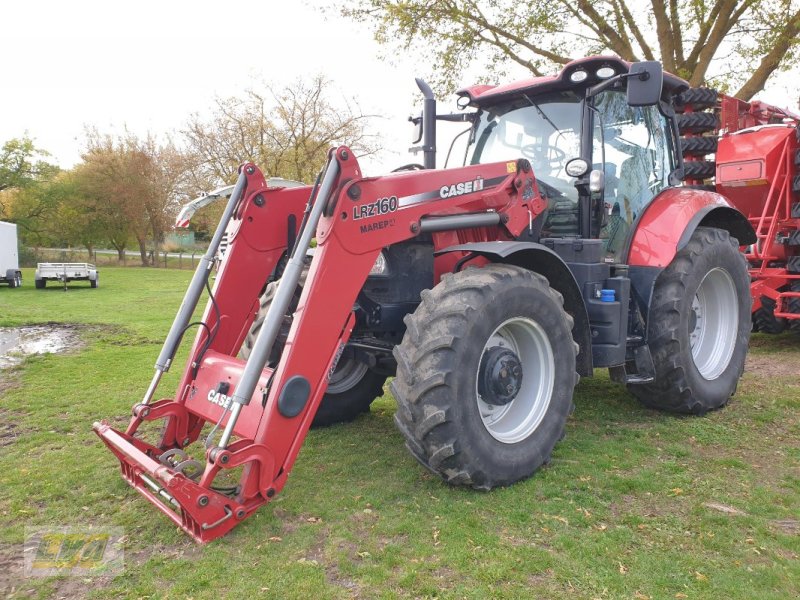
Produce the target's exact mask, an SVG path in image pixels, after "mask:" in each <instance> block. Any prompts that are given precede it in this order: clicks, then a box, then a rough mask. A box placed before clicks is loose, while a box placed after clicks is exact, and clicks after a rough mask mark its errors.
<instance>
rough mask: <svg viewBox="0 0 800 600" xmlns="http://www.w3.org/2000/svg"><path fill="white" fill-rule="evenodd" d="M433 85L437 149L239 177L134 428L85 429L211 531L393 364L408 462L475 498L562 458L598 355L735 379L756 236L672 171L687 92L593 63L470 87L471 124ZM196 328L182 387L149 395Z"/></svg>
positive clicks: (133, 475)
mask: <svg viewBox="0 0 800 600" xmlns="http://www.w3.org/2000/svg"><path fill="white" fill-rule="evenodd" d="M420 87H421V89H422V90H423V92H425V93H426V96H427V98H426V103H425V111H424V113H423V115H422V117H420V118H419V119H418V124H419V125H420V126H421V127H422V135H424V141H423V145H422V149H423V150H424V152H425V159H424V164H421V165H408V166H406V167H404V168H402V169H401V170H399V171H398V172H394V173H391V174H389V175H386V176H382V177H365V176H364V175H363V174H362V172H361V168H360V166H359V164H358V161H357V159H356V157H355V156H354V155H353V154H352V152H351V150H350V149H348V148H347V147H339V148H336V149H334V150H331V151H330V153H329V156H328V162H327V165H326V166H325V168H324V170H323V172H322V173H321V174H320V176H319V177H318V179H317V182H316V183H315V185H314V186H312V187H297V188H286V187H283V188H280V187H272V186H270V185H268V183H267V180H266V179H265V178H264V176H263V174H262V173H261V172H260V171H259V169H258V168H257V167H256V166H255V165H253V164H250V163H246V164H244V165H243V166H242V167H241V169H240V174H239V178H238V181H237V183H236V185H235V187H234V189H233V191H232V193H231V195H230V198H229V200H228V203H227V206H226V209H225V211H224V214H223V217H222V219H221V221H220V223H219V226H218V227H217V230H216V232H215V234H214V236H213V238H212V241H211V243H210V246H209V248H208V251H207V253H206V254H205V256H204V257H203V259H202V260H201V261H200V264H199V265H198V268H197V271H196V272H195V275H194V277H193V279H192V282H191V283H190V286H189V288H188V290H187V292H186V295H185V298H184V300H183V303H182V304H181V307H180V309H179V311H178V315H177V316H176V318H175V320H174V322H173V325H172V328H171V330H170V332H169V335H168V336H167V339H166V341H165V343H164V346H163V348H162V351H161V354H160V355H159V357H158V360H157V362H156V373H155V375H154V377H153V380H152V381H151V383H150V386H149V387H148V389H147V391H146V392H145V394H144V397H143V399H142V400H141V402H139V403H138V404H136V405H135V406H134V407H133V417H132V419H131V421H130V423H129V425H128V427H127V428H126V429H125V431H117V430H115V429H113V428H112V427H111V426H109V425H108V424H107V423H104V422H98V423H95V424H94V430H95V431H96V433H97V434H98V435H99V436H100V438H101V439H102V440H103V441H104V442H105V444H106V445H107V446H108V447H109V449H110V450H111V451H112V452H113V453H114V454H115V455H116V456H117V458H118V459H119V461H120V464H121V467H122V474H123V477H124V478H125V479H126V480H127V481H128V483H129V484H130V485H132V486H133V487H135V488H136V489H137V490H138V491H139V492H140V493H142V494H143V495H144V496H145V497H147V498H148V499H149V500H150V501H151V502H152V503H154V504H155V505H156V506H158V507H159V509H161V510H162V511H163V512H164V513H165V514H167V515H168V516H169V517H170V518H171V519H172V520H173V521H174V522H175V523H176V524H177V525H179V526H180V527H181V528H182V529H183V530H184V531H186V532H187V533H188V534H190V535H191V536H192V537H193V538H194V539H195V540H197V541H199V542H207V541H210V540H212V539H215V538H217V537H219V536H221V535H224V534H225V533H226V532H227V531H229V530H230V529H231V528H232V527H234V526H235V525H236V524H238V523H239V522H240V521H242V520H243V519H245V518H246V517H247V516H249V515H250V514H252V513H253V512H254V511H255V510H256V509H257V508H258V507H259V506H260V505H262V504H264V503H266V502H269V501H270V499H272V498H273V497H274V496H275V494H277V493H278V492H279V491H280V490H281V489H282V488H283V486H284V485H285V484H286V480H287V478H288V476H289V473H290V472H291V469H292V466H293V465H294V461H295V459H296V457H297V455H298V452H299V450H300V447H301V445H302V443H303V440H304V439H305V436H306V434H307V432H308V430H309V428H310V427H311V426H312V424H328V423H332V422H337V421H344V420H349V419H352V418H355V417H356V416H357V415H358V414H360V413H361V412H364V411H366V410H368V409H369V405H370V403H371V402H372V400H373V399H374V398H375V397H378V396H380V395H382V393H383V391H382V388H383V382H384V381H385V380H386V379H387V377H391V376H394V379H393V380H392V383H391V389H392V393H393V395H394V397H395V399H396V400H397V403H398V409H397V412H396V415H395V422H396V424H397V426H398V428H399V430H400V431H401V433H402V434H403V436H404V437H405V440H406V446H407V447H408V449H409V451H410V452H411V454H412V455H413V456H414V457H415V458H416V459H417V460H418V461H419V462H420V463H421V464H422V465H423V466H425V467H426V468H427V469H429V470H431V471H432V472H434V473H436V474H437V475H439V476H441V477H442V479H444V480H445V481H447V482H448V483H451V484H459V485H467V486H471V487H473V488H476V489H490V488H493V487H496V486H502V485H509V484H512V483H514V482H516V481H519V480H521V479H524V478H526V477H528V476H530V475H532V474H533V473H534V472H535V471H536V470H537V469H538V468H539V467H541V466H542V465H543V464H545V463H547V462H548V461H549V459H550V456H551V453H552V451H553V448H554V447H555V445H556V443H557V442H558V440H559V439H560V438H561V437H563V433H564V428H565V424H566V420H567V417H568V415H569V414H570V412H571V411H572V409H573V403H572V396H573V390H574V387H575V385H576V384H577V382H578V379H579V375H583V376H591V375H592V372H593V369H594V368H597V367H606V368H609V369H610V372H611V376H612V378H613V379H614V380H616V381H619V382H621V383H624V384H625V385H627V386H628V388H629V389H630V390H631V391H632V392H633V393H634V395H636V397H637V398H639V399H640V400H641V401H642V402H643V403H645V404H647V405H648V406H653V407H656V408H660V409H664V410H670V411H676V412H686V413H694V414H702V413H705V412H707V411H709V410H713V409H716V408H719V407H721V406H723V405H724V404H726V403H727V402H728V399H729V398H730V396H731V395H732V394H733V392H734V391H735V388H736V384H737V382H738V379H739V377H740V375H741V372H742V369H743V364H744V357H745V353H746V347H747V340H748V335H749V331H750V321H749V318H750V317H749V314H750V299H749V298H750V297H749V293H748V289H749V279H748V275H747V267H746V263H745V261H744V258H743V257H742V255H741V254H740V253H739V252H738V246H739V245H740V244H751V243H753V241H755V236H754V234H753V229H752V227H750V225H749V223H748V222H747V219H746V218H745V217H743V216H742V215H741V214H740V213H739V212H738V211H736V210H735V209H734V208H732V206H731V205H730V204H729V203H728V202H727V201H726V199H725V198H724V197H722V196H720V195H719V194H715V193H712V192H709V191H703V190H697V189H690V188H686V187H682V186H681V185H680V176H681V174H682V161H681V156H680V151H679V147H680V146H679V141H678V129H677V125H676V119H675V113H674V111H673V110H672V100H673V98H674V97H675V96H676V95H677V94H679V93H680V92H681V91H683V90H685V89H686V88H687V85H686V83H685V82H683V81H682V80H680V79H678V78H676V77H673V76H670V75H663V74H662V71H661V67H660V65H659V64H658V63H653V62H647V63H636V64H634V65H631V64H629V63H626V62H624V61H621V60H619V59H617V58H613V57H592V58H588V59H583V60H580V61H575V62H573V63H570V64H569V65H567V66H565V67H564V69H563V71H562V72H561V73H560V74H559V75H558V76H556V77H547V78H540V79H534V80H528V81H524V82H518V83H515V84H510V85H507V86H503V87H498V88H492V87H490V86H476V87H473V88H467V89H465V90H462V91H461V92H460V94H461V96H462V98H463V101H462V103H461V104H462V106H463V107H467V106H469V107H471V108H473V109H475V110H474V111H472V112H465V113H462V114H460V115H436V112H435V103H434V102H433V101H432V94H430V90H429V88H427V86H425V85H424V83H422V82H420ZM437 119H444V120H449V121H454V120H460V121H464V122H466V123H468V124H469V133H470V141H469V150H470V158H469V161H468V162H469V164H465V165H464V166H460V167H457V168H450V169H442V170H436V169H434V168H433V167H434V159H435V152H436V149H435V146H436V140H435V122H436V120H437ZM465 162H467V161H465ZM223 238H225V239H226V240H227V247H226V250H225V252H224V254H223V255H222V256H220V254H219V253H218V249H219V246H220V243H221V241H222V240H223ZM314 239H315V240H316V248H314V251H313V253H312V252H310V251H309V248H310V246H312V241H313V240H314ZM215 266H217V273H216V280H215V282H214V285H213V289H212V287H211V285H210V283H209V277H210V274H211V272H212V270H213V269H214V267H215ZM204 290H205V291H206V292H207V293H208V295H209V301H208V303H207V305H206V308H205V312H204V314H203V317H202V319H201V320H200V321H199V322H198V323H191V322H190V321H191V317H192V314H193V312H194V310H195V308H196V306H197V303H198V301H199V299H200V296H201V295H202V294H203V291H204ZM192 325H197V326H198V331H197V334H196V337H195V340H194V345H193V347H192V349H191V351H190V356H189V359H188V362H187V365H186V368H185V371H184V373H183V376H182V378H181V380H180V383H179V385H178V388H177V391H176V393H175V395H174V397H173V398H165V399H160V400H156V398H157V396H156V391H157V388H158V386H159V383H160V381H161V378H162V375H163V374H164V373H165V372H166V371H168V370H169V368H170V366H171V364H172V362H173V360H174V357H175V354H176V350H177V348H178V346H179V344H180V342H181V339H182V337H183V336H184V334H185V333H186V331H187V329H188V328H189V327H190V326H192ZM156 420H157V421H164V427H163V429H162V433H161V436H160V439H157V440H152V441H151V442H146V441H144V439H143V436H142V435H141V433H142V432H141V431H140V426H142V424H143V423H145V422H147V421H156ZM198 441H202V442H203V444H204V447H205V451H204V452H205V456H203V457H197V458H192V457H190V456H189V455H188V454H187V452H186V449H187V447H189V446H190V445H192V444H193V443H194V442H198ZM233 470H236V471H233ZM233 472H235V473H239V472H241V475H240V476H239V479H238V482H237V483H235V484H233V485H232V484H231V483H230V482H229V481H226V479H227V478H226V477H225V475H230V474H231V473H233Z"/></svg>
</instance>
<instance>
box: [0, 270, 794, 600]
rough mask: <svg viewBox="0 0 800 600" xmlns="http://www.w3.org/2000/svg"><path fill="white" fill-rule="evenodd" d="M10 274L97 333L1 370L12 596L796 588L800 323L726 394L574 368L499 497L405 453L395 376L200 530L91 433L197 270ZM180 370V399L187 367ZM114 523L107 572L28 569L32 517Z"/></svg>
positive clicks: (0, 491)
mask: <svg viewBox="0 0 800 600" xmlns="http://www.w3.org/2000/svg"><path fill="white" fill-rule="evenodd" d="M24 275H25V278H26V284H25V287H23V288H22V289H19V290H10V289H7V288H5V287H2V288H0V326H10V325H21V324H31V323H42V322H50V321H57V322H70V323H71V322H78V323H81V324H83V326H82V327H81V329H80V331H81V336H82V337H83V339H84V341H85V346H84V347H83V348H81V349H79V350H73V351H71V352H68V353H64V354H61V355H47V356H41V357H34V358H31V359H28V360H27V361H26V362H25V363H24V364H23V365H22V366H20V367H18V368H16V369H15V370H13V371H11V372H8V371H4V372H0V592H2V593H3V594H5V595H6V596H8V597H12V598H18V597H39V598H57V597H84V596H88V597H94V598H110V597H126V598H128V597H130V598H142V597H149V598H188V597H192V598H228V597H237V598H246V597H263V596H269V597H276V598H316V599H323V598H395V597H408V598H481V599H484V598H653V599H661V598H713V599H720V598H725V599H753V598H758V599H770V598H773V599H781V600H783V599H787V598H797V597H800V339H798V338H797V337H793V336H791V335H784V336H781V337H777V338H776V337H765V336H761V335H756V336H754V338H753V340H752V343H751V356H750V358H749V362H748V370H747V372H746V373H745V376H744V378H743V380H742V382H741V383H740V385H739V391H738V393H737V394H736V396H735V397H734V398H733V400H732V401H731V404H730V406H729V407H727V408H725V409H724V410H721V411H718V412H715V413H713V414H710V415H708V416H706V417H703V418H681V417H675V416H670V415H664V414H660V413H657V412H654V411H651V410H647V409H644V408H642V407H640V406H639V405H638V404H637V402H636V401H635V400H634V399H633V398H632V396H630V395H629V394H627V393H626V391H625V390H624V389H622V388H620V387H618V386H616V385H614V384H612V383H611V382H610V381H609V380H608V377H607V375H606V373H605V372H604V371H600V370H598V371H597V372H596V376H595V377H594V378H593V379H584V380H583V381H581V383H580V385H579V386H578V388H577V392H576V398H575V401H576V405H577V409H576V411H575V414H574V416H573V417H571V419H570V421H569V424H568V427H567V436H566V438H565V439H564V440H563V441H562V442H561V443H560V444H559V445H558V447H557V448H556V451H555V454H554V457H553V461H552V463H551V464H550V466H549V467H548V468H546V469H544V470H542V471H541V472H539V473H537V474H536V475H535V476H534V477H533V478H531V479H529V480H527V481H524V482H521V483H519V484H517V485H514V486H512V487H510V488H505V489H498V490H495V491H492V492H490V493H479V492H475V491H471V490H465V489H454V488H449V487H447V486H445V485H444V484H442V483H441V482H440V481H439V480H438V479H436V478H434V477H432V476H431V475H429V474H428V473H427V472H425V471H424V470H423V469H422V468H421V467H420V466H419V465H418V464H417V463H416V462H415V461H414V460H413V459H412V458H411V456H410V455H409V454H408V453H407V452H406V451H405V449H404V447H403V443H402V441H401V437H400V434H399V433H398V432H397V431H396V430H395V428H394V426H393V423H392V414H393V412H394V401H393V400H392V398H391V396H390V395H389V394H388V393H387V395H386V396H384V398H382V399H380V400H378V401H376V402H375V404H374V405H373V409H372V412H371V413H370V414H368V415H364V416H363V417H361V418H359V419H358V420H357V421H356V422H354V423H352V424H347V425H340V426H334V427H330V428H327V429H322V430H315V431H313V432H311V434H310V435H309V436H308V439H307V441H306V444H305V446H304V447H303V450H302V452H301V453H300V456H299V459H298V461H297V463H296V465H295V468H294V471H293V473H292V476H291V477H290V479H289V483H288V484H287V486H286V488H285V489H284V491H283V492H282V493H281V495H280V496H278V497H277V498H276V500H275V501H274V502H272V503H271V504H269V505H267V506H264V507H262V508H261V509H260V510H259V512H258V513H257V514H256V515H255V516H254V517H252V518H250V519H248V520H247V521H245V522H244V523H243V524H242V525H240V526H239V527H237V528H236V529H234V530H233V532H232V533H231V534H229V535H228V536H227V537H225V538H223V539H221V540H218V541H216V542H214V543H212V544H210V545H207V546H204V547H201V546H197V545H196V544H194V543H193V542H192V541H190V539H189V538H188V537H187V536H185V535H184V534H183V533H181V532H179V531H177V530H176V528H175V527H174V526H172V525H171V524H170V523H169V521H168V520H167V519H166V518H165V517H164V516H162V515H161V513H160V512H158V511H157V510H156V509H155V508H154V507H152V506H151V505H150V504H149V503H148V502H146V501H145V500H144V499H143V498H141V497H140V496H139V494H138V493H136V492H135V491H134V490H132V489H131V488H129V487H128V486H127V485H126V484H125V483H123V481H122V479H121V478H120V475H119V469H118V463H117V461H116V459H115V458H114V457H113V456H112V455H111V454H110V453H109V452H108V451H107V450H106V449H105V447H104V446H103V444H102V443H101V442H100V440H99V439H98V438H97V437H96V436H95V435H94V434H93V433H92V431H91V424H92V422H93V421H95V420H98V419H101V418H109V419H111V420H113V421H115V422H117V423H124V422H126V421H127V415H129V414H130V407H131V405H132V404H133V403H134V402H136V401H137V400H138V399H139V398H140V397H141V395H142V393H143V391H144V389H145V387H146V386H147V383H149V380H150V378H151V376H152V365H153V363H154V360H155V357H156V355H157V353H158V350H159V349H160V344H161V341H162V339H163V335H164V334H165V332H166V331H167V329H168V327H169V324H170V322H171V319H172V316H173V314H174V311H175V310H176V308H177V306H178V304H179V303H180V299H181V297H182V294H183V290H184V288H185V285H186V283H187V282H188V280H189V278H190V276H191V274H190V273H189V272H187V271H174V270H173V271H167V270H160V269H110V268H109V269H104V270H103V273H102V285H101V287H100V288H98V289H96V290H92V289H89V287H88V285H87V284H83V283H76V284H74V285H73V286H72V287H71V288H70V290H69V292H67V293H64V292H63V291H60V290H58V289H55V288H54V289H50V288H48V289H47V290H44V291H42V290H35V289H34V288H33V285H32V281H33V274H32V272H30V271H26V272H25V274H24ZM175 371H176V372H175V373H170V376H169V378H168V379H167V380H166V381H165V383H164V384H163V387H162V388H161V391H162V392H163V393H162V395H163V396H167V395H171V393H172V390H173V386H174V385H175V381H176V379H177V377H178V375H179V373H178V372H177V371H180V369H179V368H177V367H176V369H175ZM86 525H95V526H114V527H121V528H123V529H124V532H125V538H124V539H125V569H124V572H123V574H122V575H120V576H118V577H116V578H113V579H110V578H98V577H94V578H74V577H58V578H49V579H39V578H23V576H22V544H23V539H24V536H25V529H26V527H40V526H52V527H56V526H59V527H60V526H86Z"/></svg>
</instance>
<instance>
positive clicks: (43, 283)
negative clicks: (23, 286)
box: [34, 279, 47, 290]
mask: <svg viewBox="0 0 800 600" xmlns="http://www.w3.org/2000/svg"><path fill="white" fill-rule="evenodd" d="M34 284H35V285H36V289H37V290H43V289H44V288H45V287H47V279H37V280H36V281H34Z"/></svg>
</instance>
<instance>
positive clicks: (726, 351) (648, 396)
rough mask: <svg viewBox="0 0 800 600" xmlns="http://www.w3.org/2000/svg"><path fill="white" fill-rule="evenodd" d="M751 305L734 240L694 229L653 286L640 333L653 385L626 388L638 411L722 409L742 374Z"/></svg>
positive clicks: (741, 258) (711, 230)
mask: <svg viewBox="0 0 800 600" xmlns="http://www.w3.org/2000/svg"><path fill="white" fill-rule="evenodd" d="M751 305H752V300H751V297H750V277H749V275H748V273H747V263H746V261H745V259H744V255H743V254H741V253H740V252H739V243H738V241H737V240H736V239H735V238H731V237H730V235H728V232H727V231H723V230H721V229H715V228H709V227H698V228H697V229H696V230H695V232H694V233H693V234H692V237H691V238H690V240H689V242H688V243H687V244H686V246H684V247H683V248H682V249H681V250H680V251H679V252H678V253H677V254H676V255H675V258H674V259H673V260H672V262H671V263H670V264H669V266H667V268H666V269H664V271H663V272H662V273H661V274H660V275H659V276H658V279H657V280H656V284H655V288H654V289H653V296H652V299H651V301H650V316H649V318H648V330H647V334H648V344H649V345H650V352H651V353H652V356H653V363H654V365H655V371H656V372H655V380H654V381H653V382H652V383H647V384H637V385H633V384H632V385H629V386H628V389H629V390H630V391H631V392H632V393H633V395H634V396H636V397H637V398H638V399H639V401H640V402H641V403H642V404H644V405H645V406H648V407H651V408H657V409H661V410H666V411H671V412H678V413H690V414H696V415H702V414H705V413H707V412H708V411H710V410H715V409H718V408H721V407H723V406H725V404H727V403H728V400H729V399H730V397H731V396H732V395H733V393H734V392H735V391H736V386H737V384H738V383H739V378H740V377H741V375H742V371H743V370H744V359H745V355H746V354H747V344H748V341H749V339H750V328H751V322H750V309H751Z"/></svg>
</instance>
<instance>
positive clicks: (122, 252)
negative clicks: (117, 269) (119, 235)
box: [117, 246, 125, 262]
mask: <svg viewBox="0 0 800 600" xmlns="http://www.w3.org/2000/svg"><path fill="white" fill-rule="evenodd" d="M117 260H118V261H119V262H123V261H124V260H125V246H123V247H122V248H117Z"/></svg>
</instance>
